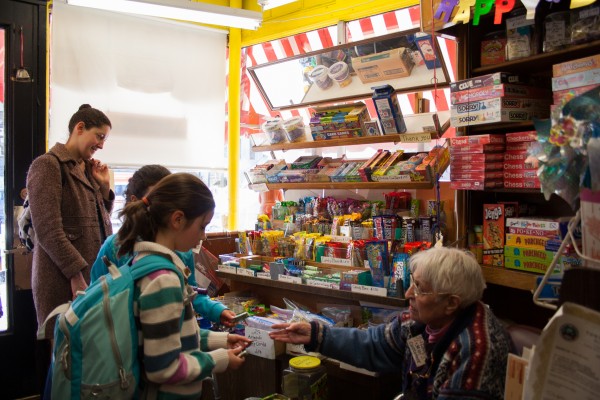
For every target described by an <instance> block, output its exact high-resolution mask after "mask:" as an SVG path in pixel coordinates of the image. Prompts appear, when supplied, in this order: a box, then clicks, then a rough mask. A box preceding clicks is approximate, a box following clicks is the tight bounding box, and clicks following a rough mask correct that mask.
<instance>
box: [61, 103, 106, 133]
mask: <svg viewBox="0 0 600 400" xmlns="http://www.w3.org/2000/svg"><path fill="white" fill-rule="evenodd" d="M79 122H83V124H84V125H85V129H91V128H102V127H103V126H105V125H108V127H109V128H111V129H112V124H111V123H110V120H109V119H108V117H107V116H106V114H104V113H103V112H102V111H100V110H98V109H95V108H93V107H92V106H90V105H89V104H82V105H81V106H80V107H79V110H78V111H77V112H76V113H75V114H73V116H72V117H71V119H70V120H69V135H70V134H71V132H73V129H75V125H77V124H78V123H79Z"/></svg>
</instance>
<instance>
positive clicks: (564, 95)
mask: <svg viewBox="0 0 600 400" xmlns="http://www.w3.org/2000/svg"><path fill="white" fill-rule="evenodd" d="M598 86H600V84H595V85H586V86H580V87H576V88H571V89H565V90H557V91H554V92H552V102H553V103H554V104H561V103H562V101H563V100H570V98H571V97H575V96H579V95H580V94H582V93H585V92H587V91H589V90H592V89H595V88H597V87H598Z"/></svg>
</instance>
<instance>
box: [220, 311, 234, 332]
mask: <svg viewBox="0 0 600 400" xmlns="http://www.w3.org/2000/svg"><path fill="white" fill-rule="evenodd" d="M234 318H235V313H234V312H233V311H231V310H223V312H222V313H221V319H220V322H221V325H225V326H226V327H228V328H231V327H233V326H235V323H234V322H233V319H234Z"/></svg>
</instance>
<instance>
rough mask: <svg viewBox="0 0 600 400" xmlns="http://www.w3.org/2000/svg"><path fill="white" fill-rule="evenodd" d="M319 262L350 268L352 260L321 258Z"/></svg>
mask: <svg viewBox="0 0 600 400" xmlns="http://www.w3.org/2000/svg"><path fill="white" fill-rule="evenodd" d="M321 262H322V263H325V264H335V265H343V266H345V267H351V266H352V260H350V259H349V258H336V257H321Z"/></svg>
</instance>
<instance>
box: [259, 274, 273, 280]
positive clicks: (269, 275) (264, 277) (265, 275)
mask: <svg viewBox="0 0 600 400" xmlns="http://www.w3.org/2000/svg"><path fill="white" fill-rule="evenodd" d="M256 277H257V278H260V279H268V280H271V273H270V272H257V273H256Z"/></svg>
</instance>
